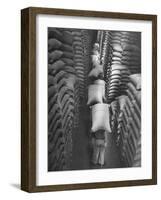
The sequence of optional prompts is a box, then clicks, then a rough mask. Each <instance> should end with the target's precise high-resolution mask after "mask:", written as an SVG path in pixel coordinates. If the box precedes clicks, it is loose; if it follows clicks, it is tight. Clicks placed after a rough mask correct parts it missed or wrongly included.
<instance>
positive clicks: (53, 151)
mask: <svg viewBox="0 0 161 200" xmlns="http://www.w3.org/2000/svg"><path fill="white" fill-rule="evenodd" d="M73 41H74V40H73V35H72V31H71V30H69V29H57V28H49V30H48V147H49V148H48V170H49V171H53V170H65V169H69V168H70V163H71V158H72V131H73V128H74V125H76V124H77V122H76V121H75V119H76V118H77V117H75V113H76V112H77V110H78V108H77V104H78V102H79V95H78V94H79V92H78V86H79V82H78V79H77V72H76V69H75V65H74V50H73Z"/></svg>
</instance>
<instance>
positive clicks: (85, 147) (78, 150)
mask: <svg viewBox="0 0 161 200" xmlns="http://www.w3.org/2000/svg"><path fill="white" fill-rule="evenodd" d="M80 111H81V113H80V121H79V127H78V128H76V129H75V130H74V133H73V157H72V164H71V169H72V170H81V169H99V168H101V167H100V166H99V165H98V166H94V165H92V163H91V162H90V159H91V153H92V149H91V145H90V142H89V141H90V134H89V128H88V127H89V125H90V121H89V111H88V110H87V109H86V108H85V106H82V107H81V109H80ZM121 167H124V166H123V164H122V162H121V159H120V156H119V151H118V149H117V146H116V144H115V141H114V137H113V135H112V134H109V135H108V144H107V148H106V153H105V165H104V166H103V167H102V168H121Z"/></svg>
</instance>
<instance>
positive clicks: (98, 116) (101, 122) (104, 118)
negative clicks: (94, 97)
mask: <svg viewBox="0 0 161 200" xmlns="http://www.w3.org/2000/svg"><path fill="white" fill-rule="evenodd" d="M91 110H92V128H91V131H92V132H96V131H98V130H106V131H107V132H111V128H110V113H109V105H108V104H102V103H99V104H95V105H93V106H92V107H91Z"/></svg>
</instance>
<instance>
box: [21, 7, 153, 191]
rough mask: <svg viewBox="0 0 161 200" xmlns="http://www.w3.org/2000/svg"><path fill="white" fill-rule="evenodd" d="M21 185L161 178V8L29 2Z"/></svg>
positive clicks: (48, 187) (38, 187)
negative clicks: (160, 156) (160, 66)
mask: <svg viewBox="0 0 161 200" xmlns="http://www.w3.org/2000/svg"><path fill="white" fill-rule="evenodd" d="M21 31H22V32H21V72H22V75H21V112H22V117H21V120H22V121H21V125H22V127H21V188H22V190H25V191H28V192H45V191H57V190H75V189H90V188H91V189H92V188H108V187H121V186H136V185H154V184H156V183H157V113H156V110H157V16H156V15H145V14H130V13H112V12H96V11H82V10H65V9H53V8H33V7H30V8H26V9H23V10H22V11H21Z"/></svg>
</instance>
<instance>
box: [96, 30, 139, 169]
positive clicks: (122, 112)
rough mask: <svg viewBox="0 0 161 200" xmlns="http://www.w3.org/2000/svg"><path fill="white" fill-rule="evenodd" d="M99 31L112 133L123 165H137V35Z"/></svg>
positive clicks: (133, 33)
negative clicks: (110, 111)
mask: <svg viewBox="0 0 161 200" xmlns="http://www.w3.org/2000/svg"><path fill="white" fill-rule="evenodd" d="M99 34H100V38H103V39H102V41H101V45H102V51H100V52H102V53H101V55H102V58H101V60H102V64H103V69H104V79H105V81H106V88H105V89H106V92H105V97H106V101H107V103H110V105H111V110H112V117H111V128H112V132H113V133H114V135H115V137H116V144H117V145H118V146H119V148H120V152H121V156H122V159H123V161H124V162H125V164H126V166H140V163H141V142H140V141H141V132H140V130H141V128H140V125H141V116H140V112H141V102H140V101H141V84H140V82H141V80H140V79H141V75H140V73H141V34H140V33H136V32H125V31H101V33H99ZM134 77H135V78H134ZM138 77H139V78H138ZM134 79H135V81H134ZM136 80H137V82H138V85H137V87H135V86H136V84H134V82H135V83H136ZM134 99H135V100H134ZM134 102H135V103H134ZM132 105H133V106H132ZM129 106H130V107H129ZM133 107H134V108H133Z"/></svg>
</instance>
